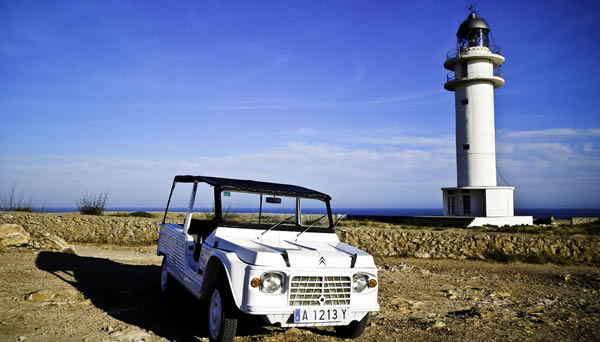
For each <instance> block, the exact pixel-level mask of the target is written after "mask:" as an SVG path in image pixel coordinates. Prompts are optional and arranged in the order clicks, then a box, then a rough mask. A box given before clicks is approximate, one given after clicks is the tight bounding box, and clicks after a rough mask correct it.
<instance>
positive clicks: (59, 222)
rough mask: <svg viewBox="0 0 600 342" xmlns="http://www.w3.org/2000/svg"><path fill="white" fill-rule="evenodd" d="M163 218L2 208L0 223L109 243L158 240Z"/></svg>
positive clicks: (69, 238) (34, 233)
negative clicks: (10, 210)
mask: <svg viewBox="0 0 600 342" xmlns="http://www.w3.org/2000/svg"><path fill="white" fill-rule="evenodd" d="M160 221H161V220H159V219H158V218H156V219H148V218H137V217H112V216H92V215H80V214H78V213H61V214H32V213H20V212H3V213H2V212H0V223H14V224H18V225H20V226H21V227H23V228H24V229H25V230H26V231H27V232H28V233H29V234H31V236H32V237H33V238H36V237H43V236H44V233H49V234H53V235H56V236H58V237H61V238H63V239H65V240H66V241H68V242H71V243H73V242H79V243H108V244H115V245H124V246H135V245H150V244H153V243H156V240H157V238H158V223H159V222H160Z"/></svg>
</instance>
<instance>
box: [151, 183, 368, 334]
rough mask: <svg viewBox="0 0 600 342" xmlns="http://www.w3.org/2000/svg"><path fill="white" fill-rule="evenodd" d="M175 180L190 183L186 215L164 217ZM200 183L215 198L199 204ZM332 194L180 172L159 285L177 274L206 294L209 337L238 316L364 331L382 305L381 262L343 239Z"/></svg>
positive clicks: (233, 324) (162, 245) (164, 235)
mask: <svg viewBox="0 0 600 342" xmlns="http://www.w3.org/2000/svg"><path fill="white" fill-rule="evenodd" d="M180 183H191V186H190V184H188V186H189V187H190V188H191V196H190V199H189V205H188V208H187V213H186V215H185V220H184V222H179V223H168V222H167V221H168V219H167V218H168V216H167V213H168V212H169V204H170V203H171V197H172V196H173V190H174V189H175V186H176V184H180ZM202 183H206V184H208V185H209V186H211V187H212V189H211V190H212V191H210V192H212V194H210V197H212V198H211V201H210V202H211V203H203V205H204V206H205V207H204V208H203V209H197V208H196V207H195V202H196V193H197V192H198V191H197V189H198V185H199V184H202ZM206 184H204V186H205V187H206V188H210V187H209V186H207V185H206ZM210 197H209V198H210ZM330 200H331V197H330V196H329V195H326V194H324V193H321V192H317V191H313V190H310V189H307V188H303V187H300V186H295V185H287V184H276V183H267V182H257V181H249V180H238V179H227V178H216V177H204V176H176V177H175V179H174V181H173V186H172V188H171V193H170V195H169V201H168V203H167V209H166V210H165V218H164V219H163V222H162V223H161V224H160V226H161V230H160V233H159V239H158V249H157V253H158V255H163V256H164V258H163V261H162V269H161V278H160V287H161V291H163V292H165V293H166V292H168V291H169V290H170V288H172V285H173V284H172V281H173V280H176V281H177V282H179V283H180V284H181V285H183V287H185V288H186V289H187V290H189V291H190V292H191V293H192V294H193V295H194V296H196V297H198V298H200V299H207V302H208V314H207V317H208V322H207V323H208V332H209V339H210V340H211V341H232V340H233V338H234V336H235V333H236V329H237V325H238V318H241V317H243V316H244V315H258V316H261V317H262V318H263V319H264V320H265V321H266V322H267V323H268V324H273V325H278V326H281V327H314V326H335V331H336V334H337V335H338V336H339V337H344V338H356V337H358V336H360V335H361V334H362V332H363V330H364V329H365V327H366V325H367V321H368V317H369V312H372V311H378V310H379V305H378V304H377V290H378V281H377V267H376V266H375V263H374V261H373V257H372V256H371V255H370V254H368V253H366V252H363V251H361V250H360V249H358V248H355V247H352V246H350V245H348V244H345V243H342V242H340V241H339V239H338V237H337V235H336V234H335V225H334V222H333V217H332V215H331V207H330ZM195 208H196V209H195ZM207 208H209V209H207ZM169 217H170V216H169Z"/></svg>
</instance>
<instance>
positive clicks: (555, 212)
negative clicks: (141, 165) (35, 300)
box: [36, 207, 600, 219]
mask: <svg viewBox="0 0 600 342" xmlns="http://www.w3.org/2000/svg"><path fill="white" fill-rule="evenodd" d="M104 210H105V211H109V212H110V211H112V212H115V211H116V212H119V211H127V212H134V211H146V212H164V210H165V208H158V207H147V208H136V207H112V208H111V207H107V208H105V209H104ZM196 210H198V211H204V212H211V211H212V209H211V208H199V209H196ZM36 211H38V212H44V213H68V212H77V208H42V209H37V210H36ZM169 211H170V212H171V211H172V212H185V211H186V209H185V208H169ZM331 211H332V212H333V213H334V214H347V215H365V216H441V215H442V209H441V208H335V207H334V208H332V209H331ZM235 212H243V213H249V212H256V209H250V208H239V209H237V210H235ZM265 212H270V213H277V212H287V211H286V210H285V209H284V208H281V210H269V211H265ZM303 212H306V213H307V214H321V213H323V210H320V209H310V208H303ZM515 216H533V217H534V218H547V217H550V216H552V217H554V218H556V219H570V218H572V217H600V208H515Z"/></svg>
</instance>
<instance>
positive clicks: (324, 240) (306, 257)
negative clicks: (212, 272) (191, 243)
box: [205, 228, 375, 268]
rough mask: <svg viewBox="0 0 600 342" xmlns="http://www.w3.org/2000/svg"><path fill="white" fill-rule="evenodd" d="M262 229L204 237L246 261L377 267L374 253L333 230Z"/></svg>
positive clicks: (222, 231)
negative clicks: (357, 246) (343, 237)
mask: <svg viewBox="0 0 600 342" xmlns="http://www.w3.org/2000/svg"><path fill="white" fill-rule="evenodd" d="M261 233H262V231H257V230H251V229H239V228H218V229H216V230H215V232H214V234H211V235H210V236H209V237H208V238H207V239H206V241H205V243H207V244H208V245H210V246H213V247H215V248H219V249H222V250H226V251H230V252H234V253H236V254H237V256H238V257H239V258H240V259H241V260H242V261H244V262H245V263H248V264H251V265H256V266H273V267H295V268H327V267H337V268H353V267H375V263H374V261H373V257H372V256H371V255H370V254H368V253H366V252H364V251H362V250H360V249H358V248H356V247H353V246H350V245H348V244H345V243H342V242H340V241H339V239H338V237H337V235H336V234H333V233H304V234H302V235H300V236H299V237H298V236H297V235H298V233H297V232H280V231H270V232H268V233H266V234H264V235H261Z"/></svg>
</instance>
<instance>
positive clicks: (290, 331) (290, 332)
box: [285, 328, 302, 335]
mask: <svg viewBox="0 0 600 342" xmlns="http://www.w3.org/2000/svg"><path fill="white" fill-rule="evenodd" d="M285 334H286V335H302V330H300V329H298V328H289V329H287V330H286V331H285Z"/></svg>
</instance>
